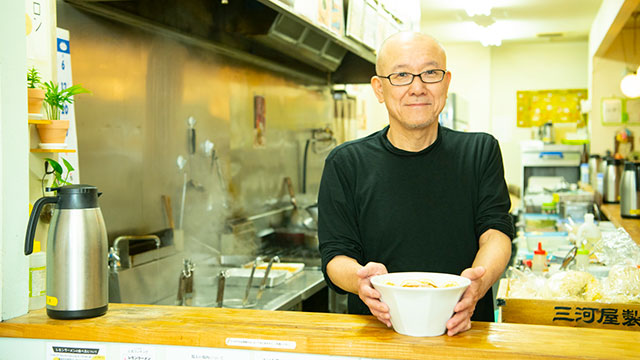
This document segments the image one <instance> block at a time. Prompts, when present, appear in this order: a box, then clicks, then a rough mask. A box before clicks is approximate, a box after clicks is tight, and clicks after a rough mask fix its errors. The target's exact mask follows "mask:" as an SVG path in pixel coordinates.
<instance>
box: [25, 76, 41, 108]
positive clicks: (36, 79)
mask: <svg viewBox="0 0 640 360" xmlns="http://www.w3.org/2000/svg"><path fill="white" fill-rule="evenodd" d="M41 80H42V79H41V78H40V72H39V71H38V69H36V67H35V66H33V67H31V69H29V70H27V95H28V98H29V114H40V110H41V109H42V100H44V90H43V89H41V88H39V87H38V85H39V84H40V81H41Z"/></svg>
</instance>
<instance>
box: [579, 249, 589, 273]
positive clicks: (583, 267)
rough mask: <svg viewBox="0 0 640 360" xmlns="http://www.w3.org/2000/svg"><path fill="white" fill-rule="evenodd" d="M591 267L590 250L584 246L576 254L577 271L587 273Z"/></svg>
mask: <svg viewBox="0 0 640 360" xmlns="http://www.w3.org/2000/svg"><path fill="white" fill-rule="evenodd" d="M588 267H589V250H587V249H586V248H585V247H584V246H581V247H580V249H578V251H577V252H576V270H578V271H587V268H588Z"/></svg>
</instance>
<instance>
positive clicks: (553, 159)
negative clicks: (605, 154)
mask: <svg viewBox="0 0 640 360" xmlns="http://www.w3.org/2000/svg"><path fill="white" fill-rule="evenodd" d="M582 148H583V147H582V145H561V144H544V143H543V142H542V141H537V140H532V141H523V142H521V145H520V151H521V153H520V156H521V159H522V181H523V186H522V192H521V194H520V198H521V199H524V197H525V195H526V194H527V190H528V188H529V185H530V178H531V177H534V176H535V177H563V178H564V181H566V182H567V183H577V182H578V179H579V178H580V158H581V156H582V150H583V149H582Z"/></svg>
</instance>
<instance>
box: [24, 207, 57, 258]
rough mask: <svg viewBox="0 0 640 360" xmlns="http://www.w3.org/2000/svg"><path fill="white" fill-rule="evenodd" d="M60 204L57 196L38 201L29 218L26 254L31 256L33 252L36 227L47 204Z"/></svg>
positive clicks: (25, 246)
mask: <svg viewBox="0 0 640 360" xmlns="http://www.w3.org/2000/svg"><path fill="white" fill-rule="evenodd" d="M57 202H58V197H57V196H45V197H41V198H40V199H38V200H36V203H35V204H33V209H32V210H31V215H30V216H29V223H28V225H27V235H26V236H25V238H24V254H25V255H29V254H31V253H32V252H33V237H34V236H35V235H36V225H37V224H38V219H39V218H40V212H41V211H42V208H43V207H44V205H45V204H55V203H57Z"/></svg>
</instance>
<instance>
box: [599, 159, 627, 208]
mask: <svg viewBox="0 0 640 360" xmlns="http://www.w3.org/2000/svg"><path fill="white" fill-rule="evenodd" d="M622 170H623V163H622V159H614V158H611V157H609V158H607V167H606V171H605V173H604V194H602V201H603V202H605V203H608V204H617V203H619V202H620V178H621V177H622Z"/></svg>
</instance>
